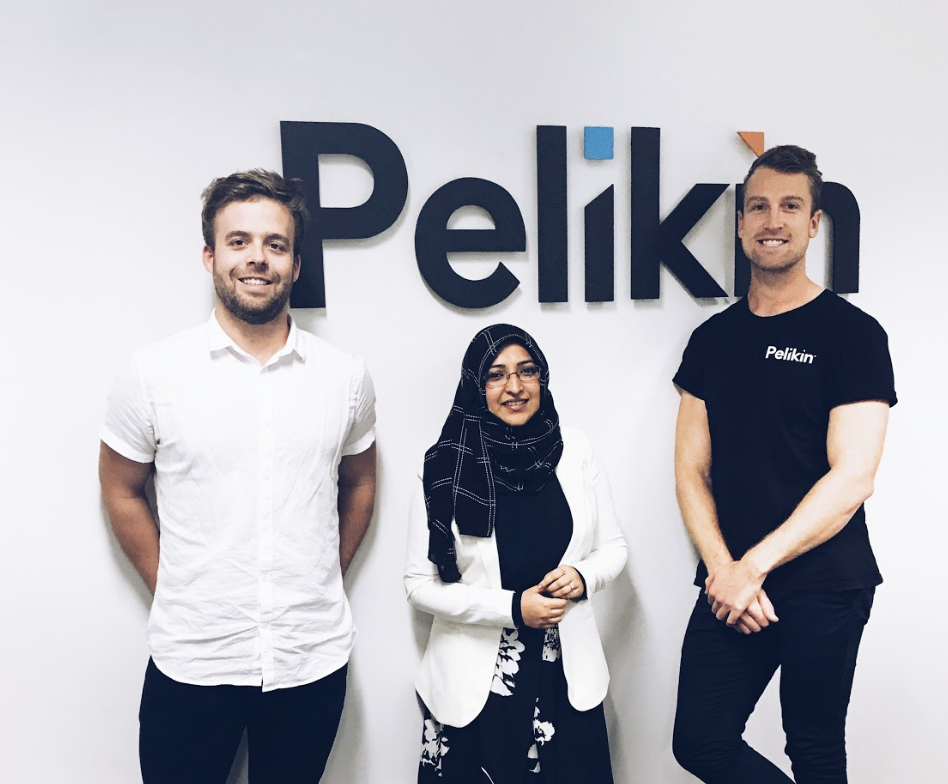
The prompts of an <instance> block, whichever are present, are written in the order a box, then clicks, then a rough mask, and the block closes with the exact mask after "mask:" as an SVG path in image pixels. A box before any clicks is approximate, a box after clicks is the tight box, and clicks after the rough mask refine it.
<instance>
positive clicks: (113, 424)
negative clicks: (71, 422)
mask: <svg viewBox="0 0 948 784" xmlns="http://www.w3.org/2000/svg"><path fill="white" fill-rule="evenodd" d="M153 411H154V409H153V406H152V405H151V404H150V403H149V401H148V395H147V393H146V391H145V384H144V382H143V380H142V374H141V370H140V367H139V363H138V360H137V357H133V358H132V360H131V362H129V364H128V367H126V368H125V370H123V371H122V372H121V373H119V374H118V375H117V376H116V378H115V382H114V383H113V385H112V391H111V392H110V393H109V398H108V404H107V405H106V409H105V421H104V422H103V423H102V426H101V427H100V428H99V437H100V438H101V439H102V441H103V442H104V443H105V444H106V446H109V447H111V448H112V449H114V450H115V451H116V452H118V453H119V454H120V455H122V457H127V458H128V459H129V460H134V461H135V462H136V463H151V462H152V461H153V460H154V459H155V449H156V447H157V440H156V437H155V425H154V417H153Z"/></svg>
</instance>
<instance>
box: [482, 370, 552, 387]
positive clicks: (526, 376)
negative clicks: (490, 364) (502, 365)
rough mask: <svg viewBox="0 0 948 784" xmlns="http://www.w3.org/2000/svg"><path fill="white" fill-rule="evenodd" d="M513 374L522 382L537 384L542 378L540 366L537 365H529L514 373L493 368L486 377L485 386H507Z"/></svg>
mask: <svg viewBox="0 0 948 784" xmlns="http://www.w3.org/2000/svg"><path fill="white" fill-rule="evenodd" d="M511 376H516V377H517V378H519V379H520V383H521V384H535V383H537V382H538V381H539V380H540V368H538V367H537V366H536V365H527V366H526V367H522V368H520V370H515V371H514V372H513V373H504V372H503V371H502V370H491V371H490V372H489V373H488V374H487V378H485V379H484V386H485V387H487V388H488V389H497V388H498V387H505V386H507V382H508V381H509V380H510V377H511Z"/></svg>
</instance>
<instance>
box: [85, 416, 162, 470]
mask: <svg viewBox="0 0 948 784" xmlns="http://www.w3.org/2000/svg"><path fill="white" fill-rule="evenodd" d="M99 438H101V439H102V443H103V444H105V445H106V446H107V447H109V449H112V450H113V451H115V452H118V453H119V454H120V455H121V456H122V457H125V458H128V459H129V460H134V461H135V462H136V463H152V462H154V460H155V455H154V453H152V454H147V453H146V452H142V451H140V450H138V449H135V448H134V447H133V446H130V445H129V444H127V443H126V442H125V441H123V440H122V439H121V438H119V437H118V436H117V435H115V433H113V432H112V431H111V430H109V429H108V428H107V427H105V426H104V425H103V426H102V427H100V428H99Z"/></svg>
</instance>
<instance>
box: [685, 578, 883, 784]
mask: <svg viewBox="0 0 948 784" xmlns="http://www.w3.org/2000/svg"><path fill="white" fill-rule="evenodd" d="M874 593H875V589H873V588H866V589H856V590H849V591H836V592H832V593H819V594H805V595H804V594H801V595H797V596H789V597H784V598H782V599H780V600H779V601H775V602H774V605H775V609H776V611H777V616H778V617H779V618H780V621H779V622H777V623H774V624H771V625H770V626H769V627H768V628H766V629H763V630H762V631H760V632H758V633H756V634H749V635H744V634H740V633H739V632H735V631H734V630H733V629H731V628H729V627H728V626H727V625H726V624H725V623H724V622H723V621H719V620H717V619H716V618H715V617H714V615H713V614H712V612H711V607H710V605H709V604H708V600H707V597H706V596H705V595H704V593H703V592H702V593H701V594H699V596H698V601H697V602H696V603H695V607H694V610H693V611H692V614H691V619H690V620H689V622H688V629H687V630H686V632H685V640H684V644H683V645H682V651H681V672H680V675H679V680H678V711H677V715H676V717H675V735H674V740H673V749H674V752H675V758H676V759H677V760H678V762H679V764H681V766H682V767H683V768H685V769H686V770H688V771H690V772H691V773H693V774H694V775H695V776H697V777H698V778H699V779H701V780H702V781H704V782H706V784H792V780H791V779H789V778H788V777H787V776H786V774H785V773H783V772H782V771H781V770H780V769H779V768H777V767H776V766H775V765H773V764H772V763H771V762H769V761H768V760H766V759H764V757H762V756H761V755H760V754H758V753H757V752H756V751H754V750H753V749H752V748H751V747H750V746H748V745H747V743H745V742H744V740H743V739H742V737H741V735H742V734H743V732H744V727H745V725H746V723H747V719H748V717H749V716H750V714H751V713H752V712H753V710H754V706H755V705H756V704H757V700H758V699H760V695H761V694H762V693H763V691H764V688H765V687H766V686H767V684H768V683H769V682H770V679H771V678H772V677H773V675H774V673H775V672H776V670H777V668H778V667H779V668H780V707H781V712H782V715H783V728H784V732H786V735H787V745H786V752H787V756H788V757H790V762H791V764H792V767H793V775H794V778H795V780H796V782H797V784H846V710H847V708H848V706H849V695H850V693H851V691H852V684H853V673H854V671H855V669H856V652H857V650H858V649H859V640H860V639H861V637H862V631H863V628H864V627H865V625H866V621H868V620H869V610H870V608H871V607H872V598H873V595H874Z"/></svg>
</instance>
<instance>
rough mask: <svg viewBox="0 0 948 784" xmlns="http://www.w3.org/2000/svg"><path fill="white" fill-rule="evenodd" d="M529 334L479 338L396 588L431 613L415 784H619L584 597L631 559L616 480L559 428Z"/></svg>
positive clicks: (430, 459)
mask: <svg viewBox="0 0 948 784" xmlns="http://www.w3.org/2000/svg"><path fill="white" fill-rule="evenodd" d="M549 379H550V373H549V367H548V366H547V362H546V358H545V357H544V356H543V352H542V351H541V350H540V348H539V346H537V344H536V342H535V341H534V340H533V338H532V337H530V335H528V334H527V333H526V332H524V331H523V330H521V329H519V328H517V327H513V326H510V325H507V324H495V325H493V326H491V327H487V328H486V329H484V330H481V331H480V332H478V333H477V335H475V336H474V339H473V340H472V341H471V344H470V346H469V347H468V349H467V352H466V353H465V355H464V360H463V363H462V367H461V381H460V383H459V384H458V388H457V392H456V394H455V397H454V405H453V407H452V408H451V412H450V414H449V415H448V418H447V420H446V421H445V423H444V427H443V428H442V430H441V437H440V438H439V439H438V442H437V443H436V444H435V445H434V446H432V447H431V449H429V450H428V452H427V453H426V454H425V463H424V468H423V470H422V476H421V481H420V482H419V484H418V488H417V491H416V493H415V497H414V499H413V501H412V508H411V519H410V523H409V529H410V532H409V542H408V565H407V568H406V574H405V588H406V591H407V594H408V601H409V602H410V603H411V605H412V606H413V607H415V608H417V609H419V610H423V611H425V612H427V613H430V614H431V615H433V616H434V622H433V624H432V627H431V636H430V638H429V640H428V647H427V649H426V650H425V655H424V658H423V660H422V663H421V668H420V671H419V673H418V676H417V678H416V681H415V686H416V688H417V691H418V695H419V697H420V698H421V700H422V702H423V703H424V708H425V719H424V732H423V741H422V743H423V746H422V755H421V762H420V765H419V770H418V781H419V782H429V781H430V782H440V784H474V782H477V784H513V783H516V784H523V783H524V782H543V784H559V783H560V782H564V783H565V782H569V784H576V782H580V781H581V782H584V784H612V781H613V778H612V768H611V764H610V760H609V743H608V739H607V737H606V724H605V717H604V714H603V708H602V701H603V698H604V697H605V695H606V689H607V687H608V684H609V672H608V669H607V668H606V661H605V657H604V655H603V650H602V643H601V642H600V639H599V632H598V630H597V629H596V621H595V618H594V616H593V611H592V607H591V606H590V604H589V601H588V597H589V596H590V595H592V594H593V593H595V592H596V591H598V590H599V589H601V588H602V587H603V586H604V585H605V584H606V583H607V582H609V581H610V580H612V579H613V578H614V577H615V576H616V575H617V574H618V573H619V572H620V571H621V570H622V567H623V566H624V565H625V561H626V554H627V553H626V545H625V541H624V539H623V538H622V533H621V531H620V530H619V524H618V521H617V519H616V515H615V509H614V505H613V502H612V494H611V491H610V489H609V481H608V479H607V478H606V475H605V472H604V471H603V469H602V467H601V466H600V464H599V462H598V461H597V460H596V458H595V457H594V455H593V453H592V450H591V448H590V446H589V442H588V441H587V440H586V437H585V436H584V435H583V434H582V433H580V432H578V431H576V430H571V429H569V428H565V427H564V428H562V429H561V428H560V423H559V417H558V415H557V413H556V408H555V406H554V405H553V397H552V395H551V394H550V391H549V386H548V385H549Z"/></svg>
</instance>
